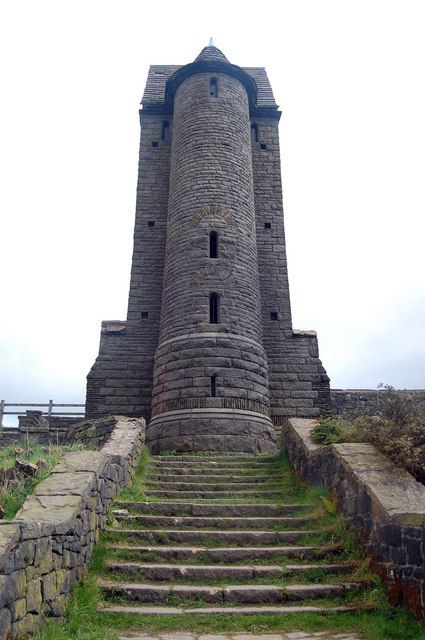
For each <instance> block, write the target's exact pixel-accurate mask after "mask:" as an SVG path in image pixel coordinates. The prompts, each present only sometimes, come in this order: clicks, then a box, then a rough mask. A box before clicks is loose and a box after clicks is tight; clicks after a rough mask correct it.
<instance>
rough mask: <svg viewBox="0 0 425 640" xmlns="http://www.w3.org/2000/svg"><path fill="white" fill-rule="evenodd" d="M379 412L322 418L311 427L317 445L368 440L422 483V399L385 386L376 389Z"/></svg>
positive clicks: (424, 435)
mask: <svg viewBox="0 0 425 640" xmlns="http://www.w3.org/2000/svg"><path fill="white" fill-rule="evenodd" d="M378 399H379V415H377V416H367V415H361V414H359V415H357V416H356V417H355V418H350V417H344V418H326V419H324V420H320V421H319V424H318V425H317V426H316V427H315V428H314V429H313V431H312V437H313V440H314V441H315V442H318V443H320V444H324V445H328V444H337V443H340V442H368V443H370V444H372V445H374V446H375V447H376V448H377V449H378V451H380V452H381V453H384V454H386V455H388V456H389V457H390V458H391V460H392V461H393V462H394V463H395V464H396V465H397V466H399V467H402V468H404V469H406V470H407V471H409V473H411V474H412V475H413V476H414V477H415V478H416V480H419V481H420V482H422V483H423V484H425V402H424V400H423V398H421V397H420V396H418V395H417V394H414V393H410V392H409V391H401V390H399V389H394V388H393V387H391V386H389V385H387V386H385V387H384V388H383V390H382V391H380V392H379V396H378Z"/></svg>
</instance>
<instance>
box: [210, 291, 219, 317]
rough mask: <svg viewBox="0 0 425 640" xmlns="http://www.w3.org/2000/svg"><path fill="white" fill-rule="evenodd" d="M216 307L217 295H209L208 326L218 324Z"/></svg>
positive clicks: (217, 309)
mask: <svg viewBox="0 0 425 640" xmlns="http://www.w3.org/2000/svg"><path fill="white" fill-rule="evenodd" d="M218 307H219V305H218V295H217V294H216V293H210V324H218V322H219V308H218Z"/></svg>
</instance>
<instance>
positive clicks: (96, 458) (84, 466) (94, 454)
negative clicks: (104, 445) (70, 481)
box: [52, 451, 107, 478]
mask: <svg viewBox="0 0 425 640" xmlns="http://www.w3.org/2000/svg"><path fill="white" fill-rule="evenodd" d="M106 459H107V454H106V452H104V451H72V452H70V453H66V454H65V455H64V456H62V458H61V459H60V460H59V462H58V464H57V465H56V466H55V468H54V469H52V475H56V474H59V473H69V472H72V473H81V472H86V471H87V472H91V473H94V474H95V476H96V478H99V476H100V474H101V471H102V469H103V467H104V466H105V461H106Z"/></svg>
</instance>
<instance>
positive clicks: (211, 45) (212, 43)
mask: <svg viewBox="0 0 425 640" xmlns="http://www.w3.org/2000/svg"><path fill="white" fill-rule="evenodd" d="M208 46H209V47H214V46H215V45H214V40H213V38H212V37H211V38H210V43H209V45H208Z"/></svg>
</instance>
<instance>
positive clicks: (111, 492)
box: [0, 416, 146, 640]
mask: <svg viewBox="0 0 425 640" xmlns="http://www.w3.org/2000/svg"><path fill="white" fill-rule="evenodd" d="M145 429H146V425H145V421H144V419H143V418H140V419H137V418H125V417H120V416H114V417H107V418H104V419H101V420H93V421H84V422H82V423H79V425H77V428H76V429H75V430H74V434H77V435H78V440H79V441H80V442H84V440H85V438H84V432H86V435H87V438H86V440H87V442H89V443H90V444H93V442H97V443H99V444H100V446H101V447H102V448H101V450H100V451H81V452H73V453H67V454H65V455H64V456H63V458H62V459H61V460H60V462H59V463H58V465H57V467H56V468H55V469H54V470H53V472H52V474H51V475H50V476H49V477H48V478H47V479H46V480H44V481H43V482H41V483H40V484H39V485H38V486H37V487H36V489H35V491H34V493H33V495H31V496H29V497H28V498H27V499H26V500H25V502H24V504H23V506H22V508H21V509H20V510H19V512H18V513H17V515H16V518H14V520H12V521H10V522H5V521H3V522H0V609H1V613H2V617H1V619H0V622H1V625H0V640H5V639H6V638H7V639H8V640H9V638H13V639H14V638H20V637H22V636H24V635H25V636H26V634H28V633H30V634H32V633H34V632H35V631H36V629H38V628H39V627H40V626H41V625H42V624H43V621H44V618H45V617H52V616H53V617H56V618H57V617H61V616H63V615H64V613H65V607H66V597H67V596H68V594H69V593H70V590H71V586H72V584H73V582H75V581H76V580H79V579H81V577H83V575H84V574H85V572H86V568H87V565H88V563H89V561H90V558H91V554H92V550H93V547H94V545H95V543H96V541H97V540H98V537H99V533H100V531H101V530H102V529H104V528H105V527H106V515H107V512H108V508H109V506H110V504H111V501H112V499H113V498H114V497H115V495H116V494H117V493H118V491H119V490H120V488H121V487H122V486H124V485H125V484H126V483H127V482H128V481H129V480H130V479H131V478H132V477H133V475H134V473H135V468H136V464H137V460H138V458H139V455H140V453H141V450H142V448H143V445H144V440H145ZM35 585H37V587H35ZM35 596H36V597H35Z"/></svg>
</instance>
